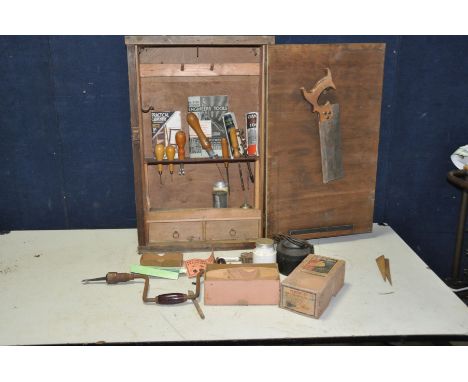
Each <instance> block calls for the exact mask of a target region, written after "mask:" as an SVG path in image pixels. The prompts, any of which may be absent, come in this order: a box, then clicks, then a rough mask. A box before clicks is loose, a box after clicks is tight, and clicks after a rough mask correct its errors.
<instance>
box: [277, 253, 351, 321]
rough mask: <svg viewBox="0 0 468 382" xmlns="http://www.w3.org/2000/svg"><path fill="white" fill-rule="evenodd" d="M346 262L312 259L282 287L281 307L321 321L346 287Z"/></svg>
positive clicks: (309, 257)
mask: <svg viewBox="0 0 468 382" xmlns="http://www.w3.org/2000/svg"><path fill="white" fill-rule="evenodd" d="M344 277H345V262H344V261H343V260H336V259H332V258H329V257H323V256H317V255H309V256H307V257H306V258H305V259H304V261H302V263H300V264H299V265H298V267H297V268H296V269H294V271H293V272H292V273H291V274H290V275H289V276H288V277H287V278H286V279H285V280H284V281H283V282H282V283H281V302H280V307H281V308H284V309H288V310H291V311H293V312H296V313H301V314H304V315H307V316H311V317H315V318H319V317H320V316H321V315H322V313H323V312H324V311H325V309H326V308H327V306H328V304H329V303H330V300H331V298H332V297H333V296H336V294H337V293H338V292H339V291H340V289H341V287H342V286H343V284H344Z"/></svg>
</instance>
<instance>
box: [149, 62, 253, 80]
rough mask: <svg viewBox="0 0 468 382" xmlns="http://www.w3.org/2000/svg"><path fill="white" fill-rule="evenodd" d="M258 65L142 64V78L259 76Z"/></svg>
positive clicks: (243, 63)
mask: <svg viewBox="0 0 468 382" xmlns="http://www.w3.org/2000/svg"><path fill="white" fill-rule="evenodd" d="M258 75H260V64H258V63H245V62H242V63H239V64H233V63H227V64H216V65H215V64H184V65H181V64H141V65H140V76H141V77H216V76H258Z"/></svg>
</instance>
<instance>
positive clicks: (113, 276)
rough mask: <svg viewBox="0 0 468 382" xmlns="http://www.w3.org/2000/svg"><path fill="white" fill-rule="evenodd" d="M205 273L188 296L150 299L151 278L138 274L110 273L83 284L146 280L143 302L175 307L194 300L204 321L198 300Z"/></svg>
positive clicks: (200, 274) (159, 296)
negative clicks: (174, 305)
mask: <svg viewBox="0 0 468 382" xmlns="http://www.w3.org/2000/svg"><path fill="white" fill-rule="evenodd" d="M202 274H203V271H201V272H199V273H198V274H197V282H196V289H195V293H194V292H193V291H188V293H187V294H185V293H164V294H160V295H158V296H156V297H153V298H150V297H148V290H149V277H148V276H146V275H140V274H137V273H118V272H108V273H107V275H105V276H104V277H97V278H94V279H86V280H82V281H81V282H82V283H83V284H88V283H90V282H95V281H105V282H106V283H107V284H118V283H122V282H127V281H131V280H135V279H143V280H145V286H144V289H143V302H144V303H147V302H153V303H156V304H160V305H173V304H180V303H183V302H185V301H187V300H192V302H193V304H194V305H195V308H196V309H197V312H198V314H199V315H200V317H201V318H202V319H204V318H205V315H204V314H203V312H202V310H201V308H200V305H199V304H198V301H197V298H198V296H200V277H201V276H202Z"/></svg>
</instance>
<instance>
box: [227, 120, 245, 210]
mask: <svg viewBox="0 0 468 382" xmlns="http://www.w3.org/2000/svg"><path fill="white" fill-rule="evenodd" d="M229 138H231V149H232V156H233V157H234V158H235V159H237V158H240V157H241V153H240V151H239V142H238V141H237V131H236V129H235V128H231V129H230V130H229ZM238 165H239V177H240V183H241V188H242V191H243V192H244V202H245V203H246V202H247V198H246V196H245V185H244V176H243V175H242V168H241V164H240V163H238ZM245 203H244V204H245Z"/></svg>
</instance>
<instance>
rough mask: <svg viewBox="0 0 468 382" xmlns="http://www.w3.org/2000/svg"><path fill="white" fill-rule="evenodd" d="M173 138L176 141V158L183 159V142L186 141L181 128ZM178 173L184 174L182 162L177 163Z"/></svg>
mask: <svg viewBox="0 0 468 382" xmlns="http://www.w3.org/2000/svg"><path fill="white" fill-rule="evenodd" d="M175 140H176V143H177V155H178V158H179V160H184V159H185V142H187V138H186V136H185V133H184V132H183V131H182V130H181V131H178V132H177V133H176V135H175ZM179 175H185V169H184V164H183V163H181V164H180V165H179Z"/></svg>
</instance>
